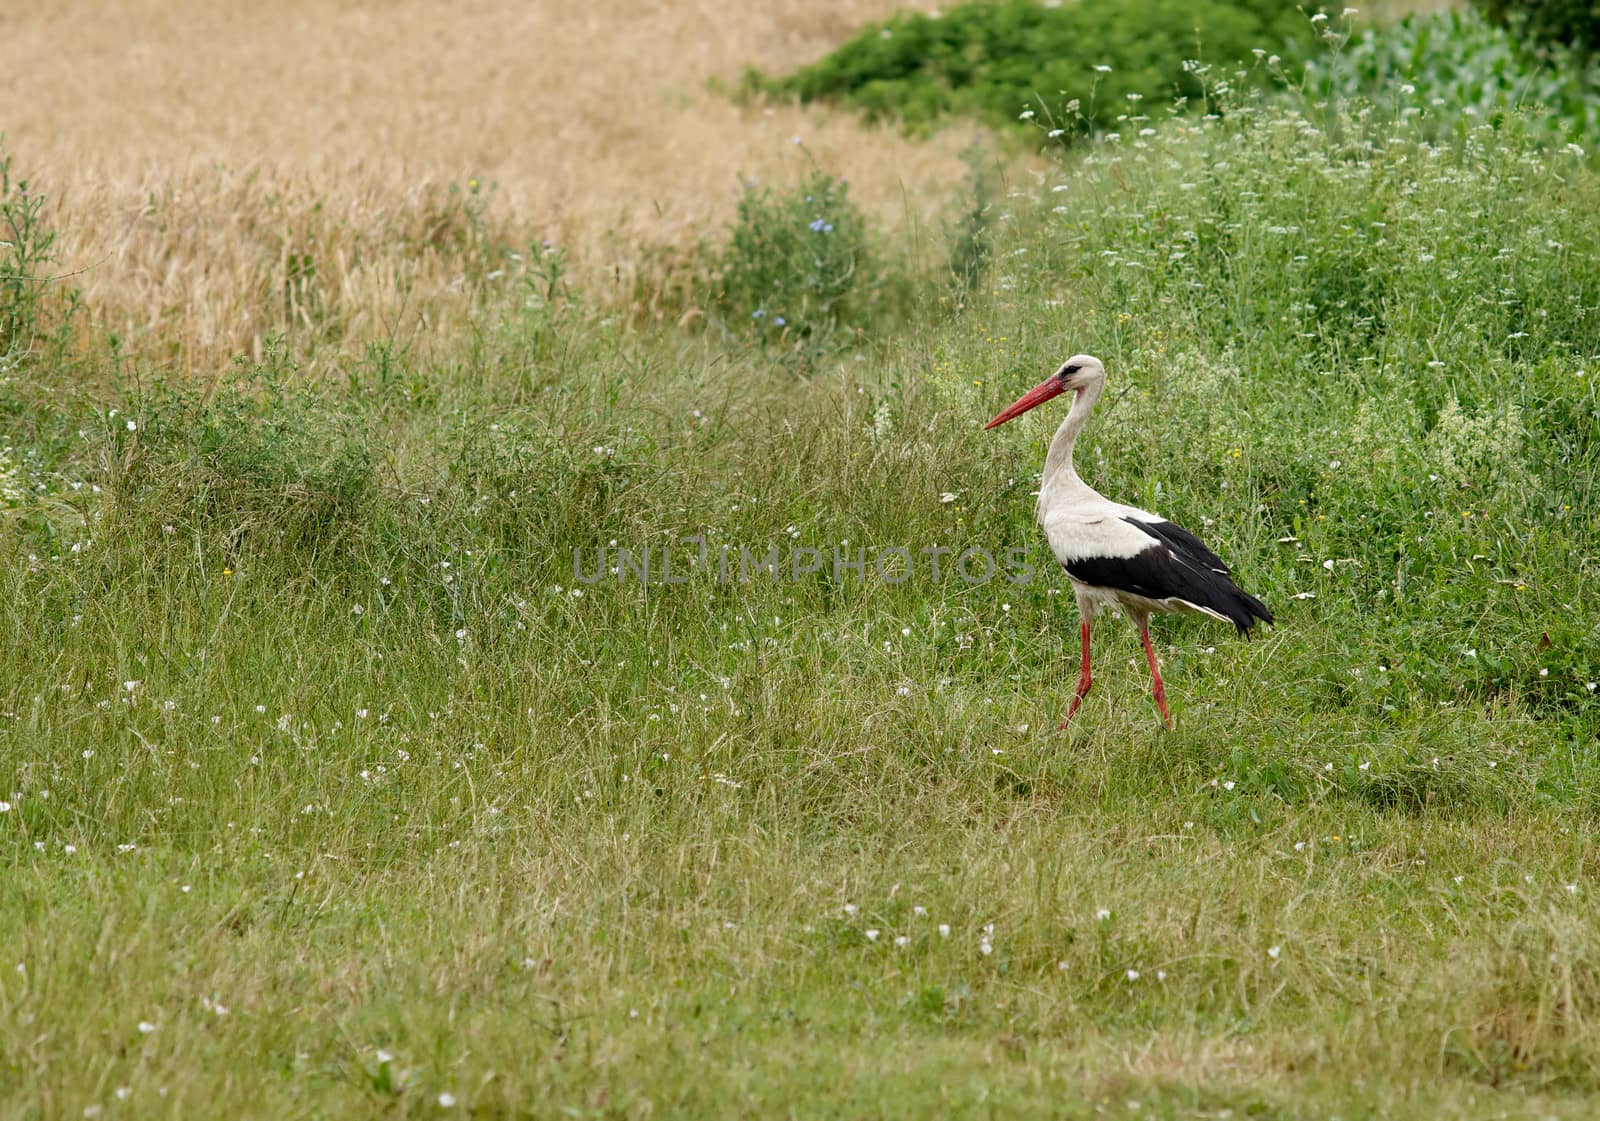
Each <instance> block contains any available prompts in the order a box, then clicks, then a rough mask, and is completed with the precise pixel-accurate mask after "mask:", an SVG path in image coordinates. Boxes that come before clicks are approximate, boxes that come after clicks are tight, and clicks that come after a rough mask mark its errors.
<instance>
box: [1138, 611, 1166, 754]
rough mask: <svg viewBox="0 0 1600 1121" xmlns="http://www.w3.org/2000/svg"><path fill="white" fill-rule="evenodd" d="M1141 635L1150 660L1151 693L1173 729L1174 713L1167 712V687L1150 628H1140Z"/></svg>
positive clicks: (1163, 721) (1163, 718)
mask: <svg viewBox="0 0 1600 1121" xmlns="http://www.w3.org/2000/svg"><path fill="white" fill-rule="evenodd" d="M1139 637H1140V638H1142V639H1144V656H1145V658H1146V659H1148V660H1149V662H1150V683H1151V684H1150V693H1151V695H1152V696H1154V697H1155V699H1156V708H1158V709H1160V710H1161V722H1162V723H1163V724H1165V725H1166V726H1167V730H1168V731H1169V732H1170V731H1171V730H1172V714H1171V713H1169V712H1167V687H1166V686H1165V685H1163V684H1161V669H1160V667H1158V666H1157V665H1156V652H1155V648H1154V647H1152V646H1151V645H1150V628H1149V627H1148V626H1144V627H1140V628H1139Z"/></svg>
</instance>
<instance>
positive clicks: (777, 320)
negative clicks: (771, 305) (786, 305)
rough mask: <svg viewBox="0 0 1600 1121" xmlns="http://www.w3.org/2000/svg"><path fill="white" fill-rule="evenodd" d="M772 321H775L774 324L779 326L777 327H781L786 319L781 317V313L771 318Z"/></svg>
mask: <svg viewBox="0 0 1600 1121" xmlns="http://www.w3.org/2000/svg"><path fill="white" fill-rule="evenodd" d="M772 322H773V323H775V324H777V325H778V326H779V327H782V326H784V325H785V324H786V323H788V320H786V319H784V317H783V316H781V315H779V316H776V317H774V319H773V320H772Z"/></svg>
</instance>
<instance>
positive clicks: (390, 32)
mask: <svg viewBox="0 0 1600 1121" xmlns="http://www.w3.org/2000/svg"><path fill="white" fill-rule="evenodd" d="M900 6H904V5H897V4H896V3H894V0H780V2H776V3H768V4H762V5H731V6H725V5H721V4H716V3H713V2H711V0H678V2H676V3H670V4H662V5H649V4H630V3H626V2H623V0H589V2H585V3H578V2H574V0H556V2H546V3H539V4H519V3H512V2H510V0H469V2H466V3H459V4H449V5H443V4H431V3H421V2H418V0H393V2H385V3H353V2H350V0H288V2H285V3H280V4H271V5H263V4H255V3H247V2H244V0H219V2H216V3H197V2H192V0H191V2H187V3H164V2H162V0H103V2H93V3H91V2H88V0H62V2H59V3H52V4H40V5H32V6H28V7H22V6H14V7H12V8H11V10H10V11H9V12H6V13H4V14H0V72H3V73H5V74H7V75H9V76H10V78H11V83H10V84H11V86H12V89H13V91H14V93H13V96H12V98H11V99H10V104H9V105H8V106H7V107H6V113H5V117H4V119H3V121H0V128H3V129H4V130H5V133H6V136H5V146H6V150H7V151H8V152H10V154H11V156H12V159H13V172H14V174H18V175H21V176H25V177H28V178H30V179H31V180H32V181H33V182H34V183H35V184H36V185H37V186H38V188H39V189H41V190H43V191H45V192H46V193H47V194H48V195H49V196H50V198H51V207H52V209H51V221H52V223H53V225H54V226H55V227H56V228H57V229H58V230H59V231H60V238H61V240H60V243H59V246H60V248H61V250H62V262H61V265H62V267H63V268H64V269H68V270H73V271H74V272H75V273H76V276H75V283H77V284H78V285H79V286H80V287H81V288H82V289H83V292H84V295H85V298H86V301H87V303H88V306H89V307H90V308H91V309H92V311H93V314H94V315H95V316H96V317H97V321H98V322H100V323H101V324H103V325H105V326H108V327H111V328H113V329H115V330H118V331H119V332H122V333H123V334H124V336H125V337H126V338H127V339H128V341H129V342H130V343H132V344H133V345H134V346H136V347H139V346H142V347H143V348H144V349H146V350H149V349H151V348H152V347H155V346H157V345H159V347H160V348H161V350H162V357H163V359H164V360H167V361H175V362H178V363H180V364H182V365H186V366H188V367H190V368H193V369H198V370H203V369H205V368H208V367H211V368H214V367H215V365H216V364H217V363H218V362H220V361H222V360H224V359H225V358H226V357H227V356H228V355H230V354H232V353H236V352H238V351H240V350H251V349H252V348H256V347H259V345H260V341H261V338H262V337H263V335H265V334H266V333H268V332H270V331H272V330H275V329H278V328H281V327H285V326H288V325H291V324H292V323H293V322H294V321H295V320H297V319H302V318H307V317H309V316H310V315H311V314H312V313H313V311H314V310H317V309H314V308H312V307H310V306H308V305H310V304H312V303H320V304H321V305H322V307H321V311H323V312H325V313H326V312H333V313H334V314H325V315H324V316H323V317H324V318H326V319H328V320H329V321H336V322H337V323H338V324H339V331H340V335H341V339H342V340H345V341H348V340H351V339H361V338H365V337H371V336H372V335H374V334H379V333H390V334H393V333H396V332H406V331H410V332H424V331H426V330H427V329H428V328H429V327H430V326H437V325H438V324H439V320H440V319H441V317H448V316H450V315H452V314H455V313H456V312H457V311H459V310H460V308H459V305H461V304H462V303H463V299H464V293H463V287H464V281H463V278H462V276H461V274H460V269H459V260H458V258H459V254H458V253H455V252H446V251H443V250H442V249H441V245H442V244H444V243H446V242H448V240H449V238H450V237H451V236H454V232H455V230H456V226H457V225H459V222H460V220H461V208H462V202H463V200H464V199H467V198H468V197H469V196H470V197H472V198H473V200H474V202H475V203H481V204H482V221H483V222H487V223H491V224H493V225H494V226H495V228H496V231H497V234H498V235H500V236H504V237H508V238H510V239H512V240H513V241H516V240H548V241H550V242H553V243H555V244H557V245H559V246H562V247H564V248H566V249H568V250H569V252H570V256H571V259H572V263H573V267H574V268H575V269H576V270H577V272H578V274H579V276H580V277H581V278H582V279H583V280H585V281H586V282H587V283H588V284H589V286H590V287H591V288H593V289H595V290H596V291H601V290H604V291H606V292H609V293H610V294H611V295H612V296H613V297H615V296H617V295H619V294H622V295H628V294H633V295H637V294H638V293H640V292H648V291H650V290H651V289H653V288H655V287H658V286H659V285H660V284H662V283H664V282H670V280H669V278H670V275H671V273H672V270H673V267H674V262H675V261H676V260H677V259H678V255H679V254H681V253H683V251H684V250H685V248H686V247H692V246H693V245H694V244H695V243H696V242H697V241H698V240H699V239H702V238H714V237H715V236H716V235H717V234H718V232H719V231H720V229H721V228H722V227H723V225H724V224H725V223H726V221H727V220H728V218H729V217H730V216H731V214H732V212H733V209H734V206H735V203H736V200H737V197H738V193H739V191H740V189H741V183H742V182H743V181H745V180H756V181H771V180H781V181H787V179H789V178H791V177H792V176H793V175H794V174H796V173H797V172H798V170H799V165H800V163H801V161H803V160H804V159H806V158H807V153H809V155H810V156H812V157H815V158H816V159H817V160H818V161H819V162H820V163H821V164H822V165H823V166H825V167H827V168H828V169H829V170H831V171H835V172H837V173H838V174H840V175H843V176H846V177H848V178H849V179H850V181H851V187H852V190H853V191H854V192H855V195H856V197H857V198H858V199H859V200H860V201H862V202H863V203H864V204H865V205H866V206H867V207H868V209H869V210H870V211H871V212H873V213H875V214H876V215H877V216H879V217H880V218H882V219H884V220H885V221H886V222H888V223H897V222H902V221H904V220H906V219H907V218H908V217H911V216H919V217H920V216H922V215H930V214H934V213H937V212H938V211H939V210H940V209H942V208H943V207H944V206H945V205H946V204H947V203H948V202H949V200H950V198H951V192H952V188H953V187H954V186H955V185H956V184H958V183H959V182H960V179H961V176H962V174H963V167H962V165H961V163H960V160H959V158H958V155H959V153H960V151H961V149H962V148H963V147H964V146H965V145H966V144H968V143H970V141H971V139H972V136H971V132H970V130H967V129H962V128H955V129H950V130H946V131H945V132H944V133H942V134H941V135H938V136H935V137H933V138H931V139H927V140H920V141H913V140H911V139H909V138H906V137H904V136H901V135H899V134H898V133H896V132H894V131H892V130H884V129H878V128H872V127H868V126H866V125H864V124H862V123H861V122H860V121H858V120H857V119H855V118H853V117H852V116H850V115H848V114H843V113H830V112H827V111H824V110H813V109H802V108H800V107H798V106H787V105H746V106H741V105H738V104H735V102H734V100H733V99H732V98H731V97H729V96H728V95H727V94H726V93H723V92H716V91H715V90H714V89H712V88H709V85H708V83H711V82H717V81H720V82H721V83H724V84H725V86H729V87H731V86H732V85H733V84H734V83H735V82H736V81H737V79H738V77H739V75H740V74H741V72H742V70H743V68H744V67H746V66H749V65H754V66H758V67H762V68H772V69H781V68H789V67H793V66H795V65H798V64H801V63H804V62H808V61H810V60H812V59H814V58H816V57H819V56H820V55H822V54H823V53H825V52H826V51H827V50H828V49H829V48H830V47H831V46H833V45H836V44H837V43H838V42H839V41H841V40H842V39H843V38H844V37H845V36H846V35H848V34H849V33H850V32H851V31H852V30H854V29H855V28H856V27H858V26H859V25H860V24H862V23H864V22H866V21H869V20H872V19H875V18H881V17H882V16H884V15H885V14H887V13H888V12H889V11H890V10H892V9H894V8H896V7H900ZM797 137H798V138H800V139H801V140H802V141H803V142H804V147H803V149H797V148H796V146H795V143H794V141H795V138H797ZM474 183H475V184H476V190H477V194H476V195H475V196H471V195H470V192H471V191H472V187H470V186H469V184H474ZM452 188H454V191H453V190H452ZM308 263H309V267H314V269H315V276H314V277H309V276H308V275H307V271H308ZM79 270H81V271H79ZM641 270H644V272H645V274H646V275H641ZM329 305H332V306H329ZM646 310H648V309H646Z"/></svg>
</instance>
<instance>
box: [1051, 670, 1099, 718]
mask: <svg viewBox="0 0 1600 1121" xmlns="http://www.w3.org/2000/svg"><path fill="white" fill-rule="evenodd" d="M1093 685H1094V682H1093V681H1092V680H1090V678H1089V675H1088V674H1087V673H1085V674H1083V675H1082V676H1080V677H1079V678H1078V689H1077V691H1076V692H1075V693H1073V694H1072V703H1071V704H1070V705H1068V706H1067V714H1066V715H1065V716H1063V717H1062V718H1061V727H1060V728H1059V729H1057V730H1058V731H1065V730H1066V727H1067V725H1068V724H1070V723H1072V718H1073V717H1074V716H1076V715H1078V706H1079V705H1081V704H1083V698H1085V697H1087V696H1088V695H1089V689H1090V688H1091V687H1092V686H1093Z"/></svg>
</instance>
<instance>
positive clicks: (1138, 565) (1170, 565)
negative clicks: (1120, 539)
mask: <svg viewBox="0 0 1600 1121" xmlns="http://www.w3.org/2000/svg"><path fill="white" fill-rule="evenodd" d="M1122 520H1123V521H1125V522H1127V523H1128V524H1129V525H1132V526H1136V527H1138V528H1139V529H1140V530H1141V531H1142V532H1144V533H1146V534H1148V535H1149V537H1150V546H1149V548H1146V549H1141V550H1140V551H1139V552H1137V553H1135V554H1134V555H1133V556H1131V557H1085V558H1083V559H1081V560H1074V561H1072V562H1071V563H1069V564H1067V565H1064V566H1063V567H1065V568H1066V570H1067V575H1068V576H1071V577H1072V578H1073V579H1074V580H1078V581H1081V582H1083V583H1085V584H1091V585H1093V586H1095V587H1098V588H1113V589H1116V590H1117V591H1123V592H1129V593H1131V594H1133V595H1137V596H1144V597H1145V598H1146V599H1156V600H1161V599H1181V600H1184V601H1185V602H1187V603H1192V604H1195V605H1196V606H1198V607H1205V608H1209V609H1210V610H1212V611H1215V612H1217V613H1218V614H1219V615H1222V616H1224V617H1225V618H1227V619H1228V620H1229V621H1230V622H1232V623H1233V625H1234V626H1236V627H1238V628H1239V633H1240V634H1248V633H1249V632H1250V628H1251V627H1253V626H1254V625H1255V624H1256V621H1257V620H1261V621H1263V622H1268V623H1270V622H1272V612H1270V611H1268V610H1267V607H1266V604H1264V603H1262V602H1261V601H1260V600H1259V599H1256V597H1255V596H1252V595H1250V594H1249V593H1247V592H1243V591H1240V590H1239V587H1238V585H1236V584H1235V583H1234V582H1233V580H1232V578H1231V576H1230V575H1229V573H1228V566H1227V565H1225V564H1223V563H1222V560H1221V558H1219V557H1218V556H1217V554H1215V553H1213V552H1212V551H1211V550H1210V549H1209V548H1207V547H1206V544H1205V542H1203V541H1201V540H1200V539H1199V538H1198V537H1196V536H1195V535H1194V534H1192V533H1190V532H1189V531H1188V530H1186V529H1184V528H1183V527H1182V526H1178V525H1174V524H1172V523H1171V522H1143V521H1138V520H1137V519H1134V518H1124V519H1122Z"/></svg>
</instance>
